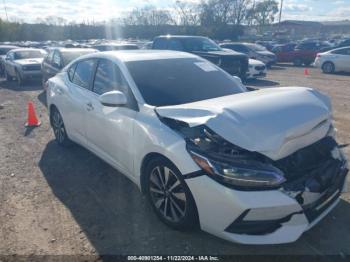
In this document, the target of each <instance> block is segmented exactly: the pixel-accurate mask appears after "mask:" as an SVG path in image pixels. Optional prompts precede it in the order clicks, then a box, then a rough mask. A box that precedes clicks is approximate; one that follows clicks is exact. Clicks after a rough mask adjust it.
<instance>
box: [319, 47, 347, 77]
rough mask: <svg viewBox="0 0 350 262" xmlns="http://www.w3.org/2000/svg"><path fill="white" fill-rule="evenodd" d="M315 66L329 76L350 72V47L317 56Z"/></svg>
mask: <svg viewBox="0 0 350 262" xmlns="http://www.w3.org/2000/svg"><path fill="white" fill-rule="evenodd" d="M315 66H316V67H318V68H321V69H322V71H323V72H324V73H327V74H331V73H335V72H341V71H343V72H350V46H349V47H342V48H337V49H334V50H331V51H328V52H325V53H319V54H317V56H316V59H315Z"/></svg>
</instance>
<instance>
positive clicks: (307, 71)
mask: <svg viewBox="0 0 350 262" xmlns="http://www.w3.org/2000/svg"><path fill="white" fill-rule="evenodd" d="M304 75H305V76H308V75H309V69H307V68H305V69H304Z"/></svg>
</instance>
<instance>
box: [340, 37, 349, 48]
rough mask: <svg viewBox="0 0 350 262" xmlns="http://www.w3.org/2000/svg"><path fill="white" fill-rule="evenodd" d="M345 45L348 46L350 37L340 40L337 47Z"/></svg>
mask: <svg viewBox="0 0 350 262" xmlns="http://www.w3.org/2000/svg"><path fill="white" fill-rule="evenodd" d="M347 46H350V38H349V39H345V40H343V41H341V42H340V43H339V45H338V46H337V47H338V48H340V47H347Z"/></svg>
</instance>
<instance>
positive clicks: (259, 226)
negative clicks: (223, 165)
mask: <svg viewBox="0 0 350 262" xmlns="http://www.w3.org/2000/svg"><path fill="white" fill-rule="evenodd" d="M271 163H272V164H273V165H274V166H275V167H277V168H279V169H281V170H282V171H283V173H284V174H285V177H286V181H285V182H284V183H283V184H282V185H281V187H280V188H278V189H271V190H250V191H244V190H239V189H237V188H232V187H230V186H228V185H225V184H223V183H220V181H217V180H215V179H213V177H211V176H208V175H204V176H199V177H196V178H191V179H186V181H187V184H188V186H189V187H190V190H191V192H192V194H193V196H194V198H195V201H196V204H197V209H198V213H199V219H200V224H201V228H202V229H203V230H204V231H207V232H209V233H212V234H214V235H216V236H219V237H221V238H224V239H227V240H229V241H233V242H239V243H244V244H279V243H288V242H293V241H295V240H297V239H298V238H299V237H300V236H301V235H302V233H303V232H305V231H306V230H308V229H310V228H311V227H312V226H314V225H315V224H316V223H317V222H318V221H320V220H321V219H322V218H323V217H324V216H325V215H326V214H328V212H330V211H331V210H332V209H333V208H334V207H335V206H336V205H337V203H338V202H339V200H340V198H339V197H340V194H341V192H344V191H345V189H346V184H347V183H346V176H347V173H348V167H347V160H346V159H345V156H344V154H343V153H342V151H341V149H340V148H339V146H338V145H337V143H336V142H335V140H334V138H333V137H330V136H328V137H325V138H324V139H322V140H320V141H318V142H317V143H315V144H313V145H310V146H308V147H305V148H303V149H301V150H299V151H297V152H295V153H294V154H292V155H290V156H288V157H286V158H284V159H281V160H279V161H272V162H271ZM203 188H204V189H205V190H203Z"/></svg>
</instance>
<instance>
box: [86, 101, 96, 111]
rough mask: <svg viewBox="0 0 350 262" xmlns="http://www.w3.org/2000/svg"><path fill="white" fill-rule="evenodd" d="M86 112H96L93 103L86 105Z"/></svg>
mask: <svg viewBox="0 0 350 262" xmlns="http://www.w3.org/2000/svg"><path fill="white" fill-rule="evenodd" d="M86 110H87V111H91V110H94V106H93V105H92V103H91V102H88V103H87V104H86Z"/></svg>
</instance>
